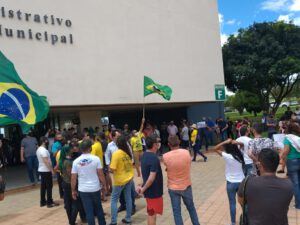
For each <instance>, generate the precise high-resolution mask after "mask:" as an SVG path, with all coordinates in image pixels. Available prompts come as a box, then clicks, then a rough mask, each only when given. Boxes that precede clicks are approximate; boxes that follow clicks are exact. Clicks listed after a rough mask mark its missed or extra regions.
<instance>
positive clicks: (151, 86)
mask: <svg viewBox="0 0 300 225" xmlns="http://www.w3.org/2000/svg"><path fill="white" fill-rule="evenodd" d="M152 93H157V94H159V95H161V96H162V97H163V98H164V99H166V100H168V101H170V99H171V95H172V89H171V88H170V87H169V86H165V85H161V84H158V83H155V82H154V81H153V80H152V79H151V78H149V77H147V76H144V97H145V96H147V95H150V94H152Z"/></svg>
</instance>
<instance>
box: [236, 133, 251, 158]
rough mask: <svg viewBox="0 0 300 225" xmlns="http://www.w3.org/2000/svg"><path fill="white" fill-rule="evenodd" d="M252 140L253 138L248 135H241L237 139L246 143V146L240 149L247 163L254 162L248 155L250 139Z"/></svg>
mask: <svg viewBox="0 0 300 225" xmlns="http://www.w3.org/2000/svg"><path fill="white" fill-rule="evenodd" d="M251 140H252V139H251V138H249V137H247V136H242V137H239V138H238V139H236V141H237V142H241V143H243V144H244V147H243V148H242V149H240V150H241V151H242V153H243V156H244V160H245V164H252V163H253V160H252V159H251V158H250V157H249V155H248V150H249V141H251Z"/></svg>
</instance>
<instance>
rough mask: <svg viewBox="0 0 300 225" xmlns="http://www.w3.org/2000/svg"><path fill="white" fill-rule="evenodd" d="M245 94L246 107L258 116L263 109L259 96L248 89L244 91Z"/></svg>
mask: <svg viewBox="0 0 300 225" xmlns="http://www.w3.org/2000/svg"><path fill="white" fill-rule="evenodd" d="M243 95H244V101H245V102H244V105H245V109H246V110H247V112H249V113H253V114H254V116H257V113H259V112H261V111H262V107H261V104H260V102H259V98H258V96H257V95H256V94H253V93H251V92H248V91H243Z"/></svg>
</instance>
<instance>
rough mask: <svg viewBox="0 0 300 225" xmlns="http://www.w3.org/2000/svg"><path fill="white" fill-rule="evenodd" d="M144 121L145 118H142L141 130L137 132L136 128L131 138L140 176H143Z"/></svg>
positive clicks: (135, 162) (136, 166)
mask: <svg viewBox="0 0 300 225" xmlns="http://www.w3.org/2000/svg"><path fill="white" fill-rule="evenodd" d="M144 122H145V118H143V119H142V122H141V126H140V130H139V132H137V131H136V130H133V131H132V138H131V139H130V145H131V147H132V151H133V155H134V164H135V169H136V172H137V174H138V177H140V176H141V171H140V160H141V158H142V156H143V143H142V137H143V133H142V131H143V129H144Z"/></svg>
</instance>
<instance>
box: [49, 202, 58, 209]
mask: <svg viewBox="0 0 300 225" xmlns="http://www.w3.org/2000/svg"><path fill="white" fill-rule="evenodd" d="M56 206H59V204H58V203H55V202H52V203H50V204H47V208H53V207H56Z"/></svg>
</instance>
